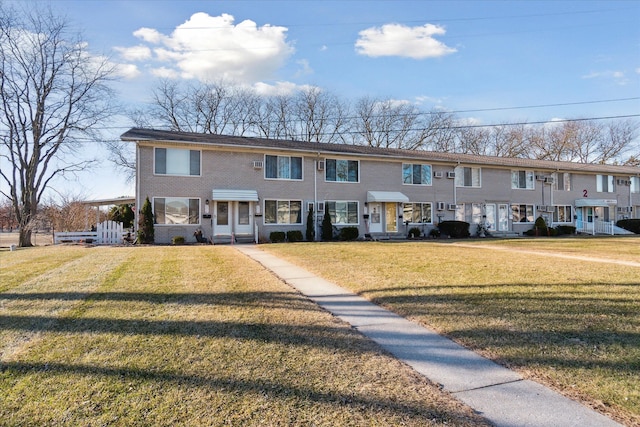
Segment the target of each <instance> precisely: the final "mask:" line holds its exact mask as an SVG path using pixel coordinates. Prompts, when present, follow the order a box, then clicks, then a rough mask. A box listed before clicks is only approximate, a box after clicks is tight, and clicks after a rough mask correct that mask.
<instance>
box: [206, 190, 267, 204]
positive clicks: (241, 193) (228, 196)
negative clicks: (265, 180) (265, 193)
mask: <svg viewBox="0 0 640 427" xmlns="http://www.w3.org/2000/svg"><path fill="white" fill-rule="evenodd" d="M211 200H220V201H229V202H257V201H258V192H257V191H256V190H222V189H215V188H214V189H213V191H212V194H211Z"/></svg>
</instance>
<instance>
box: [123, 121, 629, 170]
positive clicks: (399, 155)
mask: <svg viewBox="0 0 640 427" xmlns="http://www.w3.org/2000/svg"><path fill="white" fill-rule="evenodd" d="M120 138H121V139H122V140H123V141H130V142H135V143H139V142H142V141H148V142H159V143H172V144H199V145H205V146H207V145H208V146H215V147H225V148H226V147H236V148H238V147H242V148H246V149H254V150H265V149H268V150H286V151H296V152H305V153H315V154H320V155H326V154H331V155H354V156H365V157H370V158H371V157H373V158H382V159H384V158H386V159H389V158H391V159H398V160H418V161H432V162H443V163H452V164H464V165H478V166H483V165H485V166H496V167H505V168H522V169H538V170H549V171H567V172H571V171H579V172H591V173H599V172H600V173H607V174H614V173H617V174H623V175H630V176H640V168H639V167H636V166H621V165H608V164H592V163H576V162H556V161H551V160H537V159H526V158H513V157H495V156H479V155H473V154H461V153H442V152H433V151H421V150H415V151H414V150H400V149H395V148H380V147H369V146H362V145H349V144H330V143H324V142H315V143H314V142H306V141H294V140H281V139H267V138H258V137H246V136H225V135H214V134H202V133H191V132H175V131H165V130H156V129H144V128H132V129H130V130H128V131H127V132H125V133H124V134H122V135H121V136H120Z"/></svg>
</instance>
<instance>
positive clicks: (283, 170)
mask: <svg viewBox="0 0 640 427" xmlns="http://www.w3.org/2000/svg"><path fill="white" fill-rule="evenodd" d="M264 160H265V161H264V164H265V168H264V177H265V178H268V179H302V157H289V156H268V155H267V156H265V157H264Z"/></svg>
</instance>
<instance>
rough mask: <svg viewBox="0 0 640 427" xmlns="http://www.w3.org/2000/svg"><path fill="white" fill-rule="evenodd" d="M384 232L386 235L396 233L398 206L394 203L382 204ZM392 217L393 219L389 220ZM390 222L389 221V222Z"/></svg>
mask: <svg viewBox="0 0 640 427" xmlns="http://www.w3.org/2000/svg"><path fill="white" fill-rule="evenodd" d="M384 214H385V215H384V216H385V221H384V231H385V232H386V233H397V232H398V204H397V203H395V202H386V203H384ZM390 216H393V218H389V217H390ZM390 220H391V221H390Z"/></svg>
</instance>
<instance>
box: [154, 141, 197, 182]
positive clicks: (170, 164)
mask: <svg viewBox="0 0 640 427" xmlns="http://www.w3.org/2000/svg"><path fill="white" fill-rule="evenodd" d="M155 173H156V174H157V175H184V176H199V175H200V151H198V150H183V149H179V148H156V149H155Z"/></svg>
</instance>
